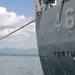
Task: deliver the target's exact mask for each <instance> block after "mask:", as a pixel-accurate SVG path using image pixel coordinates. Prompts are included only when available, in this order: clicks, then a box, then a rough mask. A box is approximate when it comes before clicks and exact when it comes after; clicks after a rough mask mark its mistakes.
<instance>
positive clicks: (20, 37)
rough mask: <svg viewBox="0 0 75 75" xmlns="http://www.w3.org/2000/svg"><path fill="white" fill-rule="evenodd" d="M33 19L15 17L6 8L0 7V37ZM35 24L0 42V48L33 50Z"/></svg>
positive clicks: (34, 44) (22, 16) (15, 15)
mask: <svg viewBox="0 0 75 75" xmlns="http://www.w3.org/2000/svg"><path fill="white" fill-rule="evenodd" d="M32 19H33V18H32V17H29V18H26V17H25V16H24V15H20V16H19V15H17V14H16V13H15V12H13V11H11V12H8V11H7V9H6V8H4V7H0V37H3V36H5V35H7V34H8V33H10V32H12V31H14V30H15V29H17V28H19V27H21V26H23V25H25V24H26V23H28V22H30V21H31V20H32ZM35 38H36V35H35V23H32V24H30V25H29V26H27V27H26V28H23V29H22V30H20V31H18V32H16V33H14V34H13V35H11V36H9V37H7V38H5V39H4V40H2V41H0V44H1V45H0V48H2V47H10V48H19V49H20V48H22V49H26V48H33V47H36V39H35Z"/></svg>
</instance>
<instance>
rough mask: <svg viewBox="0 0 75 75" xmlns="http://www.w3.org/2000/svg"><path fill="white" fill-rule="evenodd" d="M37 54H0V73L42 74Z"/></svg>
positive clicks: (18, 74)
mask: <svg viewBox="0 0 75 75" xmlns="http://www.w3.org/2000/svg"><path fill="white" fill-rule="evenodd" d="M42 74H43V72H42V69H41V65H40V60H39V57H38V56H0V75H42Z"/></svg>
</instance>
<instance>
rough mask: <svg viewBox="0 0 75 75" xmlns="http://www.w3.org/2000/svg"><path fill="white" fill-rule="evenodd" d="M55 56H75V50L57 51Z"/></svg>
mask: <svg viewBox="0 0 75 75" xmlns="http://www.w3.org/2000/svg"><path fill="white" fill-rule="evenodd" d="M54 57H75V51H57V52H54Z"/></svg>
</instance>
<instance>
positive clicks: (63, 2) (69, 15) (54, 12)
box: [36, 0, 75, 75]
mask: <svg viewBox="0 0 75 75" xmlns="http://www.w3.org/2000/svg"><path fill="white" fill-rule="evenodd" d="M36 35H37V45H38V51H39V56H40V61H41V65H42V69H43V72H44V75H75V0H60V1H59V0H58V1H57V2H56V1H55V0H43V1H42V0H36Z"/></svg>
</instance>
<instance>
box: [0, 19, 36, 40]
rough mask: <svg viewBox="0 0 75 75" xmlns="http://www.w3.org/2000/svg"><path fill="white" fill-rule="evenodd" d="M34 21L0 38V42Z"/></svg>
mask: <svg viewBox="0 0 75 75" xmlns="http://www.w3.org/2000/svg"><path fill="white" fill-rule="evenodd" d="M34 21H35V20H32V21H30V22H29V23H27V24H25V25H23V26H21V27H20V28H18V29H16V30H14V31H13V32H11V33H9V34H7V35H6V36H4V37H2V38H0V40H3V39H4V38H6V37H8V36H10V35H11V34H13V33H15V32H17V31H19V30H21V29H23V28H24V27H26V26H28V25H29V24H31V23H33V22H34Z"/></svg>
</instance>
